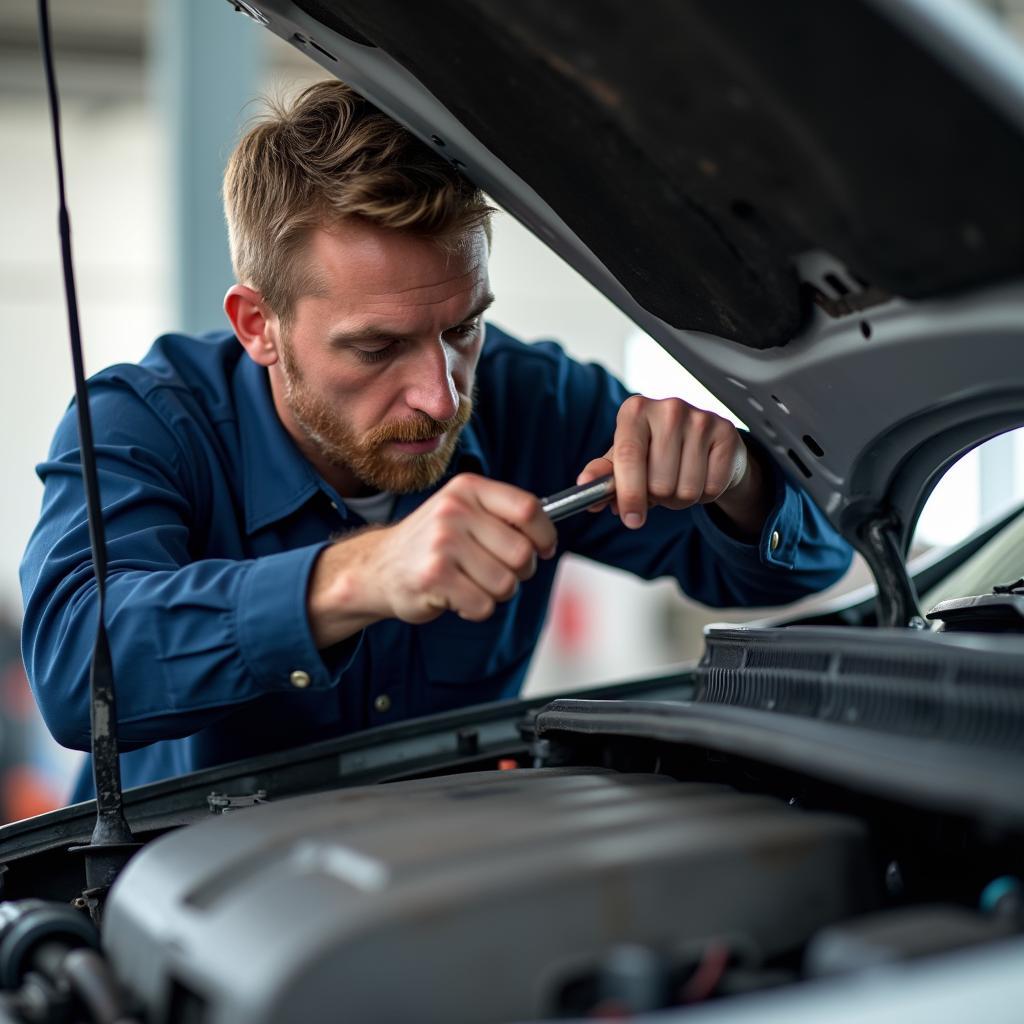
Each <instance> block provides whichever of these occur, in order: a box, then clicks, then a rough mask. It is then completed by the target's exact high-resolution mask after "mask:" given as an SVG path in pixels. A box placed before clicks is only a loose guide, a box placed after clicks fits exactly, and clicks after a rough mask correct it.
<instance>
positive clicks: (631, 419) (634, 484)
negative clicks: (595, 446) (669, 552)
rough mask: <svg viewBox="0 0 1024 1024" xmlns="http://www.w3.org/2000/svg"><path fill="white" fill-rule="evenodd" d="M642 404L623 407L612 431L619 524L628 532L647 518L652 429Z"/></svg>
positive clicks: (629, 403) (629, 402)
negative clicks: (648, 471) (649, 451)
mask: <svg viewBox="0 0 1024 1024" xmlns="http://www.w3.org/2000/svg"><path fill="white" fill-rule="evenodd" d="M643 409H644V400H643V399H640V400H636V399H635V398H629V399H627V400H626V401H625V402H623V403H622V406H621V407H620V409H619V416H618V420H617V423H616V427H615V440H614V444H613V446H612V462H613V463H614V464H615V500H616V502H617V503H618V506H619V514H620V515H621V516H622V521H623V523H625V525H626V526H628V527H629V528H630V529H634V530H635V529H637V528H638V527H640V526H643V524H644V520H645V519H646V517H647V505H648V501H647V452H648V448H649V446H650V441H651V428H650V424H649V422H648V420H647V417H646V415H645V414H644V411H643Z"/></svg>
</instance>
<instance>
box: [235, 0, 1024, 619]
mask: <svg viewBox="0 0 1024 1024" xmlns="http://www.w3.org/2000/svg"><path fill="white" fill-rule="evenodd" d="M236 6H238V7H240V8H241V9H244V10H246V12H247V13H249V14H250V15H251V16H254V17H256V19H257V20H260V21H262V22H263V23H264V24H267V25H268V27H269V28H270V29H271V30H272V31H274V32H276V33H277V34H279V35H280V36H282V37H283V38H285V39H287V40H289V41H290V42H292V43H293V44H294V45H296V46H297V47H299V48H300V49H302V50H304V51H305V52H306V53H308V54H309V56H310V57H311V58H313V59H314V60H316V61H317V62H318V63H320V64H321V65H322V66H323V67H324V68H326V69H328V70H329V71H331V72H332V73H334V74H336V75H337V76H338V77H340V78H342V79H344V80H345V81H347V82H349V83H350V84H351V85H352V86H353V87H355V88H356V89H358V90H359V91H360V92H362V93H363V94H364V95H366V96H367V97H368V98H369V99H370V100H371V101H373V102H374V103H376V104H377V105H378V106H380V107H381V108H382V109H384V110H385V111H387V112H388V113H389V114H391V115H392V116H394V117H395V118H397V119H398V120H399V121H401V122H403V123H404V124H406V125H407V126H408V127H409V128H410V129H412V130H413V131H414V132H415V133H416V134H417V135H419V136H420V137H421V138H422V139H424V140H425V141H427V142H428V143H429V144H430V145H432V146H434V147H435V148H436V149H438V151H439V152H442V153H443V154H444V155H445V156H447V157H448V158H449V159H451V160H452V161H454V162H456V164H457V165H458V166H459V167H461V168H463V170H464V172H465V173H466V174H467V175H468V176H469V177H470V178H472V179H473V180H474V181H475V182H477V183H478V184H479V185H480V186H482V187H483V188H484V189H485V190H486V191H487V192H488V193H490V194H491V195H492V196H493V197H494V198H495V199H496V200H497V201H498V202H499V203H500V204H501V205H502V206H504V207H505V208H506V209H507V210H509V211H510V212H511V213H512V214H513V215H515V216H516V217H518V218H519V219H520V220H522V221H523V222H524V223H525V224H526V225H527V226H528V227H530V228H531V229H532V230H533V231H534V232H535V233H536V234H538V235H539V236H540V237H541V238H542V239H544V241H546V242H547V243H548V244H549V245H550V246H551V247H552V248H553V249H555V250H556V251H557V252H559V253H560V254H561V255H562V256H563V257H564V258H565V259H566V260H567V261H568V262H569V263H570V264H572V265H573V266H574V267H575V268H576V269H578V270H579V271H580V272H581V273H582V274H583V275H585V276H586V277H587V278H588V279H589V280H590V281H591V282H593V283H594V284H595V285H596V286H597V287H598V288H600V289H601V290H602V291H603V292H604V293H605V294H606V295H607V296H608V297H609V298H611V299H612V300H613V301H614V302H616V304H617V305H619V306H620V307H621V308H622V309H623V311H624V312H626V313H627V314H628V315H629V316H630V317H632V318H633V319H634V320H635V321H636V322H637V323H638V324H639V325H640V326H641V327H642V328H644V329H645V330H646V331H647V332H649V333H650V334H651V335H652V336H653V337H654V338H655V339H656V340H657V341H658V342H659V343H660V344H661V345H663V346H664V347H665V348H666V349H667V350H668V351H669V352H670V353H672V355H674V356H675V357H676V358H677V359H678V360H679V361H680V362H681V363H683V364H684V365H685V366H686V367H687V368H688V369H689V370H690V371H691V372H692V373H694V374H695V375H697V376H698V377H699V378H700V379H701V380H702V381H703V383H704V384H705V385H706V386H707V387H709V388H710V389H711V390H712V391H713V392H714V393H715V394H716V395H717V396H718V397H719V398H721V399H722V401H724V402H725V403H726V404H727V405H728V406H730V407H731V408H732V409H733V410H734V411H735V412H736V413H737V415H738V416H739V417H740V418H742V419H743V420H744V421H745V422H747V423H748V424H749V426H750V429H751V431H752V432H753V433H754V434H755V435H756V436H757V437H758V438H759V439H760V440H761V441H762V442H763V443H764V444H765V445H766V446H767V447H768V448H769V449H770V450H771V451H773V452H774V453H775V454H776V455H777V457H778V460H779V461H780V463H781V464H782V465H783V466H784V467H786V469H787V470H788V471H789V472H790V473H791V474H792V475H793V477H794V479H796V480H797V481H798V482H799V483H801V484H802V485H803V486H804V487H806V489H807V490H808V491H809V492H810V493H811V495H812V496H813V497H814V498H815V500H816V501H817V502H818V504H819V505H820V506H821V507H822V508H823V509H824V510H825V511H826V513H827V514H828V515H829V517H830V518H831V519H832V521H833V523H834V524H835V525H836V526H837V527H839V529H840V530H841V531H842V532H843V533H844V535H845V536H846V537H847V538H848V539H849V540H850V541H851V542H852V543H853V544H854V545H855V546H857V547H858V548H859V549H860V550H861V551H863V552H864V553H865V555H866V556H867V557H868V560H869V562H870V563H871V565H872V568H873V569H874V570H875V574H876V577H878V578H879V583H880V587H881V588H882V589H884V588H885V587H886V586H887V585H888V584H887V578H888V577H889V576H893V575H894V574H895V575H897V576H898V575H899V574H900V573H901V571H902V556H903V554H904V553H905V551H906V549H907V547H908V545H909V539H910V532H911V529H912V527H913V524H914V522H915V521H916V518H917V515H918V513H919V512H920V509H921V507H922V505H923V503H924V500H925V499H926V497H927V495H928V493H929V492H930V490H931V488H932V487H933V486H934V484H935V482H936V481H937V480H938V478H939V477H940V476H941V474H942V472H943V471H944V470H945V468H946V467H947V466H948V465H949V464H950V463H951V462H952V461H953V460H955V459H956V458H958V457H959V456H960V455H961V454H962V453H963V452H964V451H966V450H967V449H969V448H970V447H972V446H974V445H976V444H978V443H980V442H981V441H983V440H985V439H987V438H988V437H991V436H993V435H995V434H997V433H999V432H1002V431H1004V430H1006V429H1009V428H1011V427H1013V426H1016V425H1018V424H1020V423H1021V422H1022V421H1024V412H1022V410H1024V360H1022V359H1020V358H1019V357H1018V356H1017V353H1018V352H1019V345H1020V343H1021V342H1022V341H1024V186H1022V182H1024V54H1022V53H1021V52H1020V51H1019V50H1018V49H1016V48H1015V47H1014V45H1013V44H1012V43H1010V42H1008V41H1007V40H1006V39H1005V38H1004V36H1003V35H1001V34H1000V32H999V30H998V29H997V28H996V26H995V25H994V24H992V23H990V22H989V21H988V19H987V18H986V17H985V16H984V15H982V14H980V13H978V12H976V11H974V10H973V9H970V8H967V7H964V6H961V4H960V3H956V2H953V0H931V2H928V0H885V2H884V3H883V2H881V0H874V2H872V0H858V2H854V0H849V2H847V3H843V4H822V3H820V2H819V0H790V2H788V3H786V4H784V5H780V4H766V3H763V2H760V0H722V2H717V3H715V4H704V3H687V2H681V0H660V2H655V3H649V4H644V5H641V6H638V5H636V4H626V3H624V2H622V0H563V2H559V3H557V4H551V3H549V2H547V0H514V2H513V0H438V2H435V3H431V4H412V5H410V4H406V3H400V2H398V0H298V2H291V0H257V2H256V3H254V4H250V3H243V4H236ZM904 611H906V609H905V608H904ZM897 618H898V616H897Z"/></svg>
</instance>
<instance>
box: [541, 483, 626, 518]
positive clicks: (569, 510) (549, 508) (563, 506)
mask: <svg viewBox="0 0 1024 1024" xmlns="http://www.w3.org/2000/svg"><path fill="white" fill-rule="evenodd" d="M614 493H615V477H613V476H612V475H611V474H610V473H609V475H608V476H602V477H599V478H598V479H597V480H591V481H590V483H589V484H577V485H576V486H575V487H567V488H566V489H565V490H564V491H559V492H558V493H557V494H552V495H551V496H550V497H548V498H541V499H540V503H541V507H542V508H543V509H544V511H545V512H547V514H548V515H549V516H550V517H551V521H552V522H553V523H557V522H558V521H559V520H560V519H567V518H568V517H569V516H574V515H576V513H577V512H582V511H583V510H584V509H586V508H590V506H591V505H596V504H597V503H598V502H599V501H602V500H603V499H605V498H610V497H611V496H612V495H613V494H614Z"/></svg>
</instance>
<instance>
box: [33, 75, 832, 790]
mask: <svg viewBox="0 0 1024 1024" xmlns="http://www.w3.org/2000/svg"><path fill="white" fill-rule="evenodd" d="M224 199H225V209H226V215H227V222H228V229H229V235H230V245H231V254H232V260H233V264H234V269H235V274H236V277H237V281H238V283H237V284H235V285H233V286H232V287H231V288H230V289H229V291H228V293H227V296H226V298H225V302H224V308H225V311H226V313H227V317H228V319H229V320H230V323H231V326H232V328H233V332H223V333H220V334H216V335H207V336H204V337H202V338H190V337H184V336H180V335H166V336H164V337H162V338H160V339H159V340H157V342H156V343H155V344H154V346H153V348H152V349H151V351H150V352H149V353H148V355H147V356H146V357H145V358H144V359H143V360H142V362H141V363H139V364H138V365H122V366H116V367H112V368H109V369H106V370H103V371H102V372H101V373H99V374H97V375H96V376H95V377H94V378H93V379H92V381H91V384H90V394H91V403H92V414H93V421H94V431H95V434H96V439H97V455H98V459H99V469H100V484H101V492H102V500H103V506H104V517H105V522H106V531H107V540H108V544H109V561H110V575H109V583H108V594H107V608H108V611H107V616H108V619H107V622H108V628H109V635H110V644H111V650H112V655H113V661H114V667H115V674H116V679H117V685H118V718H119V724H118V733H119V737H120V742H121V746H122V750H123V751H124V753H123V754H122V772H123V778H124V782H125V785H126V786H134V785H139V784H142V783H145V782H149V781H152V780H156V779H160V778H165V777H169V776H175V775H179V774H182V773H185V772H189V771H193V770H196V769H199V768H204V767H208V766H211V765H216V764H220V763H224V762H227V761H231V760H236V759H239V758H243V757H249V756H252V755H255V754H259V753H264V752H267V751H271V750H278V749H283V748H287V747H293V746H298V745H300V744H303V743H308V742H310V741H315V740H320V739H326V738H329V737H333V736H338V735H340V734H343V733H348V732H352V731H355V730H359V729H365V728H367V727H369V726H375V725H382V724H385V723H389V722H395V721H399V720H401V719H405V718H410V717H413V716H418V715H424V714H428V713H430V712H438V711H443V710H446V709H449V708H454V707H460V706H463V705H468V704H473V703H477V702H481V701H490V700H496V699H499V698H508V697H513V696H515V695H516V694H517V693H518V692H519V688H520V686H521V684H522V681H523V677H524V676H525V674H526V670H527V666H528V663H529V660H530V656H531V654H532V652H533V649H534V646H535V644H536V641H537V637H538V635H539V633H540V629H541V626H542V624H543V620H544V616H545V611H546V608H547V603H548V598H549V595H550V592H551V586H552V582H553V578H554V573H555V565H556V562H557V559H558V557H559V556H560V555H561V554H563V553H565V552H570V551H571V552H574V553H576V554H579V555H584V556H587V557H589V558H593V559H596V560H598V561H601V562H604V563H607V564H609V565H613V566H618V567H620V568H623V569H628V570H630V571H632V572H633V573H636V574H638V575H640V576H643V577H646V578H654V577H658V576H673V577H675V578H676V579H677V580H678V581H679V583H680V585H681V586H682V588H683V589H684V591H685V592H686V593H687V594H689V595H691V596H692V597H694V598H696V599H697V600H699V601H702V602H704V603H706V604H710V605H715V606H730V605H767V604H778V603H783V602H788V601H791V600H793V599H795V598H797V597H800V596H801V595H804V594H807V593H809V592H811V591H814V590H817V589H820V588H822V587H824V586H826V585H828V584H830V583H832V582H833V581H835V580H836V579H837V578H838V577H839V576H840V575H841V574H842V572H843V571H844V570H845V568H846V567H847V565H848V563H849V560H850V551H849V549H848V547H847V545H846V544H845V543H844V542H843V541H842V540H841V539H840V538H839V537H838V536H837V535H836V534H835V533H834V532H833V531H832V529H831V528H830V526H829V525H828V523H827V521H826V520H825V518H824V517H823V516H822V515H821V513H820V512H819V511H818V510H817V509H816V507H815V506H814V505H813V504H812V503H811V501H810V500H809V499H808V497H807V496H806V495H805V494H803V493H802V492H801V491H799V490H798V489H796V488H794V487H793V486H792V485H790V484H789V483H788V482H787V481H786V480H785V478H784V477H783V475H782V473H781V472H780V471H779V469H778V467H777V466H776V465H775V464H774V463H773V462H772V460H771V458H770V457H769V456H768V455H767V454H766V453H765V452H764V451H762V450H761V449H760V448H759V447H758V446H757V445H756V443H755V442H753V440H752V439H750V438H749V437H743V438H741V436H740V434H739V433H738V432H737V431H736V429H735V428H734V427H733V426H732V425H731V424H730V423H729V422H728V421H726V420H724V419H722V418H720V417H718V416H715V415H713V414H712V413H709V412H704V411H701V410H699V409H696V408H693V407H692V406H690V405H688V404H687V403H685V402H683V401H680V400H675V399H669V400H664V401H653V400H649V399H646V398H642V397H639V396H635V395H634V396H630V395H629V394H628V392H627V391H626V390H625V389H624V388H623V386H622V385H621V384H620V383H619V382H618V381H617V380H615V379H614V378H613V377H612V376H610V375H609V374H608V373H607V372H606V371H605V370H603V369H601V368H600V367H598V366H595V365H583V364H580V363H577V362H574V361H573V360H572V359H570V358H569V357H568V356H566V355H565V354H564V353H563V352H562V350H561V349H560V348H559V347H558V346H557V345H555V344H553V343H541V344H534V345H525V344H523V343H521V342H519V341H517V340H515V339H513V338H511V337H509V336H508V335H507V334H505V333H503V332H501V331H499V330H497V329H496V328H494V327H493V326H491V325H485V323H484V321H483V315H484V313H485V311H486V309H487V307H488V305H489V304H490V302H491V301H492V294H491V290H490V284H489V280H488V270H487V261H488V251H489V246H490V227H489V216H490V214H491V209H490V207H488V206H487V204H486V200H485V198H484V197H483V195H482V194H481V192H480V191H479V190H477V189H476V188H474V187H473V186H472V185H470V184H469V183H468V182H466V181H465V180H464V179H463V178H462V177H461V176H460V175H459V174H458V172H457V171H456V170H454V169H453V168H452V167H451V166H450V165H449V164H448V163H447V162H446V161H445V160H443V159H441V158H440V157H439V156H437V154H435V153H434V152H433V151H432V150H430V149H429V147H427V146H425V145H424V144H422V143H420V142H419V141H418V140H416V139H415V137H413V136H412V135H411V134H410V133H409V132H407V131H406V130H405V129H403V128H402V127H401V126H399V125H397V124H396V123H395V122H393V121H392V120H390V119H389V118H387V117H386V116H384V115H383V114H382V113H380V112H379V111H377V110H376V109H375V108H373V107H372V106H370V104H368V103H367V102H365V101H364V100H362V99H361V98H360V97H358V96H357V95H356V94H355V93H353V92H352V91H351V90H350V89H348V88H347V87H346V86H344V85H342V84H341V83H338V82H325V83H319V84H317V85H314V86H312V87H310V88H309V89H307V90H306V91H305V92H303V93H302V94H301V95H300V96H299V97H298V99H297V100H296V101H295V102H294V103H293V104H292V105H291V106H290V107H288V108H275V109H274V110H272V112H271V113H270V114H269V115H268V116H267V118H266V119H264V120H263V121H262V122H261V123H259V124H257V125H256V126H255V127H253V128H252V129H251V130H249V131H248V133H247V134H246V135H245V136H244V137H243V138H242V140H241V141H240V143H239V145H238V146H237V148H236V150H235V152H234V153H233V155H232V156H231V158H230V161H229V164H228V168H227V172H226V175H225V183H224ZM38 472H39V475H40V477H41V478H42V480H43V483H44V485H45V493H44V498H43V506H42V515H41V519H40V521H39V524H38V526H37V528H36V530H35V531H34V533H33V535H32V538H31V540H30V542H29V545H28V549H27V551H26V554H25V557H24V561H23V564H22V586H23V591H24V595H25V620H24V630H23V654H24V658H25V663H26V666H27V668H28V672H29V676H30V679H31V682H32V686H33V690H34V692H35V695H36V699H37V700H38V702H39V705H40V708H41V709H42V712H43V715H44V717H45V719H46V722H47V724H48V726H49V728H50V730H51V732H52V733H53V735H54V736H55V737H56V739H57V740H58V741H59V742H60V743H62V744H64V745H65V746H68V747H76V748H79V749H83V750H88V749H89V743H90V738H89V737H90V734H89V661H90V653H91V648H92V645H93V639H94V633H95V618H94V615H95V607H96V606H95V594H96V588H95V581H94V578H93V570H92V563H91V556H90V549H89V537H88V528H87V522H86V510H85V500H84V492H83V487H82V482H81V472H80V467H79V451H78V435H77V428H76V424H75V419H74V415H73V410H70V411H69V412H68V413H67V415H66V416H65V417H64V419H63V421H62V422H61V424H60V425H59V427H58V429H57V433H56V437H55V440H54V442H53V445H52V448H51V451H50V454H49V458H48V459H47V461H45V462H43V463H42V464H41V465H40V466H39V467H38ZM605 473H614V477H615V488H616V492H615V493H616V497H615V500H614V502H613V503H612V505H611V508H610V510H605V511H597V512H595V514H590V515H586V514H584V515H580V516H576V517H575V518H573V519H570V520H566V521H565V522H564V523H562V524H560V525H559V527H558V528H557V530H556V528H555V526H554V525H553V524H552V522H551V521H550V519H548V517H547V516H546V515H545V514H544V512H543V511H542V510H541V507H540V503H539V501H538V499H537V497H536V495H538V494H548V493H552V492H556V491H559V490H561V489H563V488H565V487H566V486H567V485H569V484H570V483H571V482H572V481H574V480H575V481H577V482H584V481H587V480H590V479H593V478H596V477H598V476H600V475H602V474H605ZM92 792H93V790H92V778H91V769H90V766H89V765H88V764H87V765H86V766H85V769H84V770H83V772H82V775H81V777H80V779H79V782H78V784H77V786H76V790H75V793H74V798H75V799H76V800H77V799H85V798H87V797H89V796H91V795H92Z"/></svg>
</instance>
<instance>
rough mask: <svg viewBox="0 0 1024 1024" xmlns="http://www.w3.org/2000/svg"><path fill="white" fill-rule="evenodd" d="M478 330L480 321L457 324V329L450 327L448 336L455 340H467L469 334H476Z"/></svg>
mask: <svg viewBox="0 0 1024 1024" xmlns="http://www.w3.org/2000/svg"><path fill="white" fill-rule="evenodd" d="M479 329H480V321H479V320H474V321H473V322H472V323H468V324H459V326H458V327H452V328H451V329H450V330H449V331H448V334H450V335H452V336H453V337H455V338H468V337H469V336H470V335H471V334H476V332H477V331H478V330H479Z"/></svg>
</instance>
